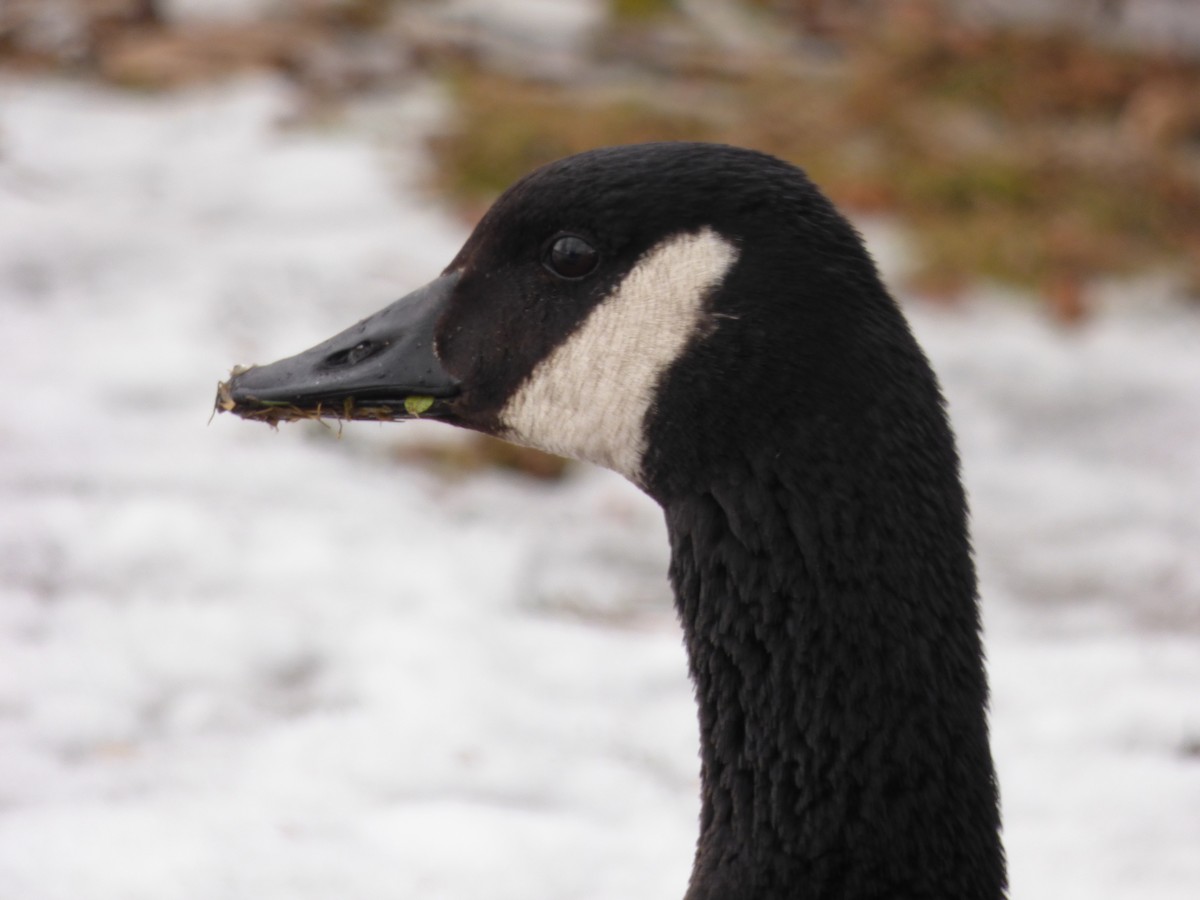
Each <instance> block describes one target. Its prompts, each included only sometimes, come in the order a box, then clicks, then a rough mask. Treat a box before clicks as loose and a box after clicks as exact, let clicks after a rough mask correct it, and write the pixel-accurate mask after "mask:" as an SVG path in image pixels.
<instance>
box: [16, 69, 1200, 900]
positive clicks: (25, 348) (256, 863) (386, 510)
mask: <svg viewBox="0 0 1200 900" xmlns="http://www.w3.org/2000/svg"><path fill="white" fill-rule="evenodd" d="M292 102H293V99H292V97H291V96H290V95H289V93H288V91H287V89H286V88H285V87H283V86H282V85H280V84H278V83H275V82H269V81H268V82H262V81H259V82H246V83H240V84H235V85H230V86H226V87H224V88H220V89H211V90H204V91H196V92H192V93H188V94H183V95H170V96H163V97H137V96H131V95H127V94H118V93H112V92H106V91H102V90H96V89H90V88H85V87H80V86H77V85H71V84H63V83H59V84H55V83H47V82H32V81H23V80H14V79H9V80H5V81H0V383H2V384H3V385H4V387H5V397H6V407H7V409H6V415H5V416H4V417H3V419H0V657H2V659H3V663H2V664H0V898H3V900H76V898H80V897H86V898H89V900H140V898H146V900H150V898H153V900H174V898H180V900H223V898H242V897H253V898H255V900H274V898H279V900H284V898H289V900H290V898H304V897H312V898H328V897H331V896H338V897H346V898H382V897H389V898H390V897H422V898H427V900H437V898H448V900H449V898H480V897H488V898H514V900H516V898H520V900H535V898H556V900H558V898H579V900H590V898H596V900H600V898H612V897H628V898H635V897H641V898H669V897H679V896H681V895H682V893H683V890H684V886H685V883H686V878H687V874H688V871H689V868H690V858H691V851H692V843H693V840H694V836H695V818H696V813H697V797H696V791H697V784H696V775H697V772H696V770H697V761H696V731H695V724H694V718H693V709H692V701H691V691H690V688H689V686H688V683H687V680H686V677H685V661H684V658H683V653H682V649H681V647H680V641H679V635H678V632H677V628H676V625H675V622H674V618H673V614H672V611H671V607H670V598H669V594H668V591H667V588H666V585H665V577H664V573H665V568H666V561H667V551H666V546H665V536H664V532H663V528H662V525H661V522H660V520H659V516H658V513H657V510H656V509H655V508H654V507H653V505H652V504H650V502H649V501H647V500H646V499H645V498H643V497H642V496H641V495H640V494H638V493H637V491H636V490H634V489H633V488H631V487H629V486H628V485H626V484H625V483H624V482H623V481H621V480H620V479H619V478H617V477H616V476H613V475H611V474H609V473H606V472H602V471H599V470H594V469H584V468H582V467H581V468H580V469H579V470H578V471H577V472H576V473H575V474H574V475H573V476H572V477H571V478H570V479H569V480H568V481H567V482H566V483H565V484H560V485H544V484H538V483H530V482H526V481H523V480H521V479H519V478H517V477H515V476H509V475H504V474H500V473H489V474H481V475H474V476H468V477H463V478H459V479H457V480H455V479H449V480H447V479H445V478H443V477H441V476H438V475H437V474H435V473H432V472H430V471H426V470H422V469H418V468H413V467H410V466H405V465H402V464H399V463H397V462H396V460H395V458H394V457H395V453H394V448H395V447H396V445H397V444H401V443H405V442H411V441H414V440H457V439H459V437H458V436H456V435H454V434H452V433H450V432H449V431H448V430H443V429H441V428H440V427H439V426H437V425H424V424H417V425H405V426H386V427H380V426H367V425H355V426H348V427H347V429H346V434H345V437H344V438H343V439H342V440H341V441H340V442H339V441H337V440H334V439H333V435H332V434H331V433H330V432H329V431H326V430H323V429H321V428H320V427H318V426H311V427H310V426H287V427H284V428H282V429H280V432H279V433H277V434H276V433H272V432H271V431H270V430H269V429H267V428H265V427H260V426H256V425H252V424H248V423H245V422H241V421H238V420H234V419H232V418H230V417H228V416H221V417H218V418H217V419H215V420H214V421H213V422H212V423H211V425H206V420H207V418H208V413H209V408H210V404H211V400H212V395H213V390H214V387H215V383H216V381H217V379H218V378H219V377H221V376H222V375H223V374H224V373H225V372H226V371H227V369H228V367H229V366H230V365H231V364H233V363H235V362H241V363H248V362H253V361H264V360H269V359H273V358H276V357H278V356H281V355H286V354H289V353H291V352H294V351H296V350H298V349H301V348H303V347H306V346H309V345H310V344H311V343H313V342H315V341H316V340H319V339H322V338H324V337H326V336H327V335H328V334H330V333H333V331H334V330H337V329H340V328H342V327H344V326H345V325H347V324H349V323H351V322H353V321H355V320H356V319H358V318H359V317H361V316H362V315H365V314H367V313H369V312H372V311H374V310H375V309H376V308H378V307H380V306H382V305H383V304H384V303H386V302H388V301H389V300H391V299H394V298H395V297H396V296H399V294H400V293H401V292H403V291H406V290H408V289H410V288H412V287H415V286H417V285H419V284H421V283H423V282H424V281H425V280H427V279H429V278H430V277H432V276H434V275H436V274H437V272H438V271H440V269H441V268H442V266H444V265H445V264H446V263H447V262H448V261H449V260H450V258H451V257H452V255H453V253H454V251H455V250H456V249H457V247H458V245H459V243H460V242H461V240H462V238H463V237H464V233H463V229H462V228H461V227H459V226H458V225H457V224H456V223H455V222H453V221H452V220H451V219H449V218H448V217H447V216H445V215H444V214H443V213H441V212H439V211H438V209H437V208H436V207H434V206H432V205H431V203H430V202H429V201H428V200H427V199H425V197H426V195H425V194H424V193H423V192H422V191H421V190H420V185H419V177H420V176H419V173H420V172H421V171H422V163H421V161H420V155H419V154H420V145H419V141H420V136H421V133H422V132H423V129H424V123H426V122H427V121H428V120H429V116H430V115H431V108H433V107H431V98H430V96H429V95H428V93H427V92H423V91H417V92H415V93H414V94H413V95H410V96H408V97H405V98H401V100H400V101H398V102H397V103H396V105H395V106H394V108H392V109H391V110H390V111H388V112H387V114H386V116H385V115H384V114H383V113H381V111H380V110H378V109H377V110H375V111H373V112H372V113H371V115H369V116H366V115H364V116H362V117H358V118H355V117H351V118H350V119H349V120H348V121H347V122H346V123H344V124H341V125H338V126H327V127H324V128H314V129H307V130H306V129H298V128H294V127H288V126H287V125H286V123H287V121H288V120H289V118H290V116H291V113H292V106H291V104H292ZM385 121H386V122H388V123H390V130H391V132H392V133H393V134H400V135H404V136H405V141H406V143H404V144H403V145H401V146H400V148H399V150H396V149H395V148H394V147H392V148H390V149H385V148H384V147H383V146H382V144H381V142H380V141H379V140H378V133H379V130H380V125H379V123H380V122H385ZM886 237H887V236H886V235H879V236H878V239H877V240H873V244H874V245H875V246H877V247H878V248H879V250H880V253H881V256H882V257H883V258H884V261H885V263H888V266H889V268H891V267H892V266H894V265H898V264H899V263H900V262H901V260H898V259H894V257H895V255H896V254H895V251H894V249H893V248H890V247H889V245H888V241H887V240H886V239H885V238H886ZM1149 290H1152V288H1144V289H1143V291H1149ZM1149 299H1151V298H1147V300H1146V302H1144V303H1143V302H1140V301H1137V300H1131V302H1129V303H1127V304H1124V306H1121V308H1119V309H1118V310H1116V311H1114V312H1110V313H1108V314H1106V315H1105V316H1103V317H1101V318H1099V319H1097V320H1096V321H1094V322H1092V323H1090V324H1088V325H1085V326H1084V327H1083V328H1082V329H1080V330H1078V331H1064V330H1060V329H1058V328H1056V327H1054V326H1052V325H1049V324H1047V323H1046V322H1045V321H1043V319H1042V318H1041V317H1040V316H1039V315H1038V314H1037V313H1036V312H1035V310H1034V309H1033V308H1032V305H1031V304H1028V303H1025V302H1023V301H1020V300H1017V301H1013V300H1011V299H1008V300H1003V299H1000V298H997V297H987V296H981V297H979V298H976V299H975V300H974V301H973V302H971V303H970V304H968V305H967V306H966V307H964V308H962V309H958V310H954V311H937V310H930V309H927V308H922V307H916V308H914V309H913V316H914V324H915V327H916V329H917V331H918V333H919V334H920V336H921V338H922V340H923V341H924V343H925V346H926V347H927V349H928V351H929V353H930V355H931V356H932V357H933V359H934V361H935V363H936V364H937V366H938V368H939V370H940V372H941V374H942V377H943V380H944V382H945V384H946V387H947V392H948V394H949V395H950V400H951V405H952V412H953V414H954V417H955V420H956V422H957V425H958V430H959V434H960V439H961V444H962V450H963V456H964V465H965V471H966V476H967V481H968V485H969V487H970V490H971V493H972V497H973V502H974V515H975V541H976V545H977V549H978V555H979V561H980V567H981V572H982V575H983V594H984V603H985V615H986V619H987V626H988V647H989V655H990V659H991V672H992V680H993V688H994V704H993V706H994V715H993V733H994V739H995V748H996V753H997V758H998V764H999V767H1000V776H1001V781H1002V789H1003V796H1004V805H1005V814H1006V839H1007V844H1008V850H1009V856H1010V861H1011V870H1012V880H1013V885H1014V889H1013V895H1014V897H1019V898H1030V900H1034V898H1046V900H1051V898H1053V900H1069V898H1075V897H1078V898H1085V897H1086V898H1089V900H1095V898H1130V900H1133V898H1137V900H1142V898H1163V900H1176V898H1177V900H1185V898H1188V900H1190V898H1192V897H1195V896H1197V892H1198V891H1200V554H1198V553H1197V550H1196V548H1197V547H1198V546H1200V466H1198V465H1197V462H1196V458H1197V450H1196V448H1197V446H1200V390H1198V387H1200V354H1197V353H1196V351H1195V348H1196V347H1197V346H1198V345H1200V321H1198V320H1197V316H1196V314H1195V313H1188V312H1185V311H1182V310H1179V309H1174V310H1173V311H1170V312H1164V311H1163V308H1162V306H1161V305H1160V304H1159V305H1156V304H1153V303H1151V302H1149ZM1118 306H1120V304H1118Z"/></svg>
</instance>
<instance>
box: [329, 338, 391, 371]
mask: <svg viewBox="0 0 1200 900" xmlns="http://www.w3.org/2000/svg"><path fill="white" fill-rule="evenodd" d="M381 349H382V345H381V344H377V343H376V342H375V341H360V342H359V343H357V344H355V345H354V346H353V347H351V348H350V349H348V350H339V351H338V352H337V353H331V354H329V356H327V357H325V365H327V366H330V367H333V368H338V367H341V366H353V365H355V364H357V363H360V362H362V361H363V360H364V359H367V358H369V357H371V356H374V355H375V354H376V353H377V352H379V350H381Z"/></svg>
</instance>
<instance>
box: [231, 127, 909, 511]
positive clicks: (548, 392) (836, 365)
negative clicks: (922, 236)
mask: <svg viewBox="0 0 1200 900" xmlns="http://www.w3.org/2000/svg"><path fill="white" fill-rule="evenodd" d="M888 327H890V328H892V329H893V330H896V329H898V330H899V331H900V332H902V333H903V332H904V326H903V322H902V320H901V319H900V318H899V317H898V315H897V314H896V313H895V310H894V307H892V304H891V303H890V301H889V300H887V298H886V294H885V293H884V292H882V290H881V289H880V288H879V286H878V280H877V278H876V276H875V271H874V268H873V266H872V265H871V264H870V261H869V259H868V258H867V257H866V255H865V253H864V252H863V250H862V248H861V245H860V243H859V241H858V238H857V236H856V235H855V233H854V232H853V230H852V229H851V228H850V227H849V226H848V225H847V224H846V222H845V221H844V220H843V219H842V218H841V217H840V216H839V215H838V214H837V213H836V212H835V211H834V210H833V209H832V207H831V206H830V205H829V204H828V202H827V201H826V200H825V199H824V197H822V196H821V195H820V194H819V193H818V192H817V190H816V189H815V188H814V187H813V186H812V185H811V183H809V182H808V181H807V179H806V178H805V177H804V176H803V174H802V173H801V172H800V171H799V170H797V169H795V168H794V167H792V166H790V165H787V164H785V163H782V162H780V161H778V160H775V159H773V158H771V157H768V156H766V155H763V154H759V153H755V152H752V151H749V150H743V149H738V148H733V147H723V146H716V145H708V144H687V143H664V144H649V145H634V146H626V147H616V148H608V149H602V150H596V151H592V152H588V153H583V154H580V155H577V156H572V157H569V158H567V159H564V160H560V161H558V162H556V163H552V164H550V165H548V166H545V167H543V168H541V169H539V170H537V171H535V172H534V173H532V174H531V175H529V176H527V177H525V178H524V179H522V180H521V181H519V182H517V183H516V184H515V185H513V186H512V187H511V188H510V189H509V190H508V191H507V192H505V194H504V195H503V196H501V197H500V199H499V200H498V201H497V202H496V203H495V205H494V206H493V207H492V208H491V210H490V211H489V212H488V213H487V214H486V215H485V216H484V217H483V219H482V220H481V221H480V222H479V224H478V226H477V227H476V229H475V231H474V233H473V234H472V235H471V236H470V238H469V239H468V240H467V242H466V244H465V245H464V246H463V248H462V250H461V251H460V252H459V253H458V255H457V256H456V257H455V258H454V260H453V261H451V263H450V264H449V265H448V266H447V267H446V269H445V270H444V271H443V273H442V274H441V276H440V277H438V278H437V279H435V280H434V281H432V282H431V283H429V284H428V285H426V286H424V287H422V288H420V289H419V290H417V291H415V292H413V293H412V294H410V295H409V296H407V297H405V298H403V299H401V300H399V301H397V302H395V303H393V304H392V305H390V306H388V307H387V308H386V309H383V310H382V311H380V312H379V313H377V314H375V315H374V316H371V317H369V318H367V319H365V320H364V321H362V322H359V323H358V324H357V325H354V326H353V327H351V328H348V329H347V330H346V331H344V332H342V333H341V334H339V335H337V336H335V337H333V338H331V339H329V340H328V341H325V342H323V343H321V344H320V345H318V346H316V347H313V348H312V349H310V350H308V351H306V352H304V353H301V354H299V355H297V356H294V357H291V358H289V359H286V360H282V361H280V362H276V363H273V364H271V365H267V366H256V367H252V368H250V369H248V370H244V371H241V372H240V373H239V374H237V375H235V377H234V378H233V379H232V380H231V381H230V382H229V383H228V385H227V386H223V403H224V406H225V407H226V408H229V409H232V410H233V411H234V412H241V413H250V414H254V413H255V412H263V411H267V412H270V411H271V410H290V411H292V412H293V413H299V412H301V411H302V412H304V413H306V414H312V413H315V412H317V411H320V412H321V413H322V414H325V415H329V416H339V417H342V416H349V417H351V418H353V417H356V416H362V417H366V418H380V417H383V418H405V417H410V416H412V415H414V414H419V415H422V416H424V417H426V418H437V419H441V420H444V421H446V422H449V423H451V424H454V425H459V426H463V427H466V428H470V429H474V430H478V431H481V432H485V433H487V434H491V435H495V436H497V437H501V438H505V439H507V440H510V441H513V442H515V443H520V444H524V445H527V446H532V447H536V448H539V449H542V450H546V451H549V452H552V453H556V454H559V455H563V456H568V457H573V458H576V459H583V460H587V461H590V462H594V463H598V464H600V465H603V466H607V467H609V468H612V469H614V470H616V471H618V472H620V473H621V474H623V475H625V476H626V477H628V478H629V479H631V480H632V481H634V482H635V483H637V484H638V485H640V486H642V487H643V488H645V489H646V490H648V491H649V492H650V493H652V494H654V495H655V496H660V495H662V494H663V493H664V492H670V491H671V490H673V489H679V488H682V487H683V485H682V484H681V483H680V482H681V481H686V480H690V481H692V482H694V483H703V482H704V481H705V480H706V479H709V478H711V477H713V475H714V472H713V467H714V466H716V467H720V466H722V465H724V464H725V463H727V462H728V460H729V457H730V456H731V455H737V453H738V446H739V445H741V446H743V447H744V446H750V445H753V446H758V447H761V446H762V439H763V438H767V439H773V440H774V441H775V442H778V443H786V441H787V440H788V438H789V437H790V435H786V434H780V427H779V426H780V423H781V422H783V423H786V421H787V420H788V418H789V417H790V418H795V416H796V414H797V413H798V412H799V410H797V409H796V407H797V405H798V404H799V405H804V404H807V405H808V406H809V407H811V408H810V409H809V410H808V416H809V417H810V419H811V418H813V417H815V416H817V415H819V414H820V408H821V407H827V408H828V409H829V410H830V411H835V412H836V413H837V415H838V417H840V418H845V417H847V416H851V415H852V411H850V410H847V409H846V408H845V403H846V402H848V401H849V400H850V399H852V395H856V394H858V393H859V392H862V391H869V390H870V389H869V387H866V386H865V385H864V382H869V380H870V376H871V374H872V373H873V374H874V376H875V377H876V378H878V377H880V376H883V375H885V373H882V372H881V371H880V369H881V366H882V362H881V359H880V352H881V351H882V350H886V349H888V348H887V347H886V342H884V343H883V344H880V343H879V338H880V335H878V334H877V331H878V330H879V329H884V330H886V329H887V328H888ZM873 343H874V344H875V345H876V346H871V345H872V344H873ZM901 343H904V342H903V341H901ZM885 355H886V354H885ZM834 380H837V381H839V382H840V383H831V382H833V381H834ZM880 387H882V385H880ZM885 393H886V391H885ZM411 397H420V398H431V399H432V403H429V401H428V399H426V400H423V401H421V402H419V403H417V404H414V403H413V402H409V403H407V404H406V402H405V401H406V400H407V399H408V398H411ZM348 400H349V401H351V402H349V403H348V402H347V401H348ZM426 404H428V406H427V408H424V409H421V408H422V407H424V406H425V405H426ZM417 410H421V411H420V412H417ZM755 435H758V436H760V437H759V438H756V439H755V440H753V441H751V440H749V438H750V437H751V436H755Z"/></svg>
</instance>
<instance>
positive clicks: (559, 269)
mask: <svg viewBox="0 0 1200 900" xmlns="http://www.w3.org/2000/svg"><path fill="white" fill-rule="evenodd" d="M599 262H600V254H599V253H597V252H596V248H595V247H593V246H592V245H591V244H589V243H588V242H587V241H585V240H584V239H583V238H579V237H575V235H573V234H568V235H565V236H564V237H560V238H559V239H558V240H557V241H555V242H554V243H553V244H551V245H550V249H549V251H547V253H546V259H545V265H546V268H547V269H549V270H550V271H551V272H553V273H554V274H555V275H557V276H559V277H560V278H583V277H584V276H585V275H590V274H591V272H592V270H593V269H595V268H596V265H597V264H598V263H599Z"/></svg>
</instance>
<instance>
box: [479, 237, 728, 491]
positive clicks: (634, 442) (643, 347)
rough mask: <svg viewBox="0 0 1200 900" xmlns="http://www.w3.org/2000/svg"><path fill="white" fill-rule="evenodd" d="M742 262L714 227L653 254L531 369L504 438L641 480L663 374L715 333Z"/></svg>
mask: <svg viewBox="0 0 1200 900" xmlns="http://www.w3.org/2000/svg"><path fill="white" fill-rule="evenodd" d="M736 259H737V248H736V247H735V246H734V245H733V244H732V243H730V242H729V241H728V240H726V239H725V238H723V237H721V236H720V235H718V234H717V233H716V232H715V231H713V230H712V229H710V228H705V229H703V230H701V231H697V232H692V233H687V234H680V235H676V236H673V237H671V238H670V239H668V240H666V241H663V242H662V243H660V244H658V245H656V246H655V247H653V248H651V249H650V250H649V251H648V252H647V253H646V254H645V255H644V256H643V257H642V258H641V259H640V260H638V262H637V264H636V265H635V266H634V267H633V269H631V270H630V272H629V274H628V275H626V276H625V278H624V280H623V281H622V282H621V283H620V284H619V285H618V286H617V288H616V290H614V291H613V292H612V294H610V295H609V296H608V297H606V298H605V299H604V300H603V301H602V302H601V303H599V304H598V305H597V306H596V308H595V309H594V310H592V312H591V313H590V314H589V315H588V317H587V318H586V319H585V320H584V321H583V324H581V325H580V326H579V328H578V329H577V330H576V331H575V332H574V333H573V334H572V335H570V337H568V338H567V339H566V341H565V342H563V343H562V344H561V345H560V346H559V347H558V348H556V349H555V350H554V352H553V353H551V354H550V355H549V356H548V357H547V358H546V359H544V360H542V361H541V362H540V363H538V365H537V366H536V367H535V368H534V370H533V371H532V372H531V373H530V375H529V378H528V379H526V381H525V382H524V384H522V385H521V388H520V389H519V390H518V391H517V392H516V394H514V395H513V397H512V399H511V400H509V402H508V404H507V405H506V406H505V408H504V410H503V412H502V413H501V415H500V421H501V423H502V424H503V426H504V428H505V435H504V436H505V437H506V438H508V439H509V440H512V441H515V442H517V443H521V444H526V445H528V446H531V447H537V448H538V449H541V450H545V451H548V452H550V453H557V454H559V455H561V456H570V457H574V458H576V459H583V460H587V461H588V462H593V463H597V464H599V465H602V466H606V467H608V468H610V469H612V470H614V471H616V472H619V473H621V474H622V475H624V476H625V477H627V478H629V479H630V480H631V481H633V482H634V483H638V484H640V483H641V469H642V457H643V455H644V452H645V449H646V436H645V427H644V425H645V420H646V413H647V411H648V410H649V409H650V406H651V404H652V403H653V402H654V397H655V394H656V391H657V389H658V385H659V383H660V381H661V380H662V377H663V374H664V373H665V372H666V370H667V369H668V368H670V366H671V364H672V363H673V362H674V361H675V360H676V359H678V358H679V355H680V354H681V353H682V352H683V351H684V349H685V348H686V347H687V345H688V343H689V342H690V341H691V340H693V338H695V337H696V336H697V335H700V334H706V333H708V332H709V330H710V328H711V323H710V322H707V320H708V318H709V314H708V312H707V310H706V308H705V307H706V304H707V301H708V297H709V295H710V294H711V293H712V291H713V289H714V288H715V287H716V286H717V285H718V284H720V282H721V280H722V279H723V278H724V277H725V274H726V272H728V271H729V269H730V268H731V267H732V266H733V263H734V262H735V261H736Z"/></svg>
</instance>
